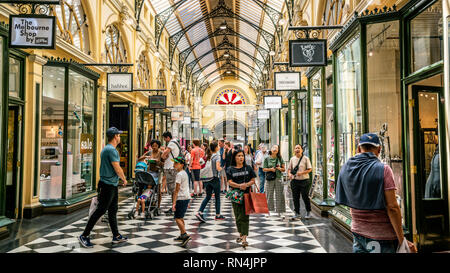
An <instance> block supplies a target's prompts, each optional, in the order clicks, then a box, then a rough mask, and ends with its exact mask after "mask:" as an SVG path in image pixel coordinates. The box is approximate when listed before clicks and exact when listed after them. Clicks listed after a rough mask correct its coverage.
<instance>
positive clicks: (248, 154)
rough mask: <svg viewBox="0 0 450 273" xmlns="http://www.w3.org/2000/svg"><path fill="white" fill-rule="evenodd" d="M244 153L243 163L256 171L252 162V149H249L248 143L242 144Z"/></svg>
mask: <svg viewBox="0 0 450 273" xmlns="http://www.w3.org/2000/svg"><path fill="white" fill-rule="evenodd" d="M244 155H245V164H246V165H247V166H251V167H252V169H253V170H254V171H256V169H255V164H254V162H253V155H252V151H251V150H250V147H249V146H248V145H245V146H244Z"/></svg>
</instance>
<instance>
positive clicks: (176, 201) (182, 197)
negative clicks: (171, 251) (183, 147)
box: [172, 156, 191, 247]
mask: <svg viewBox="0 0 450 273" xmlns="http://www.w3.org/2000/svg"><path fill="white" fill-rule="evenodd" d="M172 161H173V162H174V165H173V167H174V169H175V170H176V171H177V176H176V179H175V185H176V186H175V191H174V193H173V202H172V211H173V212H174V213H175V216H174V218H175V222H176V223H177V225H178V228H179V229H180V233H181V235H180V236H179V237H177V238H175V241H180V242H181V246H183V247H184V246H186V245H187V243H188V242H189V241H190V240H191V236H189V235H188V234H187V233H186V227H185V223H184V219H183V218H184V215H185V214H186V210H187V208H188V205H189V201H190V199H191V196H190V194H189V177H188V175H187V173H186V171H185V170H184V169H185V167H186V162H185V160H184V158H183V157H182V156H180V157H176V158H174V159H172Z"/></svg>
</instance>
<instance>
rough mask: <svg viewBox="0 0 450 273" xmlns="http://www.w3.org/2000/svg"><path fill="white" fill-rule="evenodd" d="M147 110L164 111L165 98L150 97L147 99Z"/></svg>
mask: <svg viewBox="0 0 450 273" xmlns="http://www.w3.org/2000/svg"><path fill="white" fill-rule="evenodd" d="M148 108H150V109H165V108H166V96H150V97H148Z"/></svg>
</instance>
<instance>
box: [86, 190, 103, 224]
mask: <svg viewBox="0 0 450 273" xmlns="http://www.w3.org/2000/svg"><path fill="white" fill-rule="evenodd" d="M97 206H98V198H97V196H95V197H93V198H92V200H91V206H90V207H89V216H88V221H89V219H90V218H91V216H92V214H94V212H95V211H96V210H97ZM100 219H101V218H98V220H97V223H98V222H99V221H100ZM97 223H95V224H97Z"/></svg>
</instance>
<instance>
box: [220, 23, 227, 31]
mask: <svg viewBox="0 0 450 273" xmlns="http://www.w3.org/2000/svg"><path fill="white" fill-rule="evenodd" d="M219 28H220V29H221V30H225V29H227V21H223V23H222V24H221V25H220V27H219Z"/></svg>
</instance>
